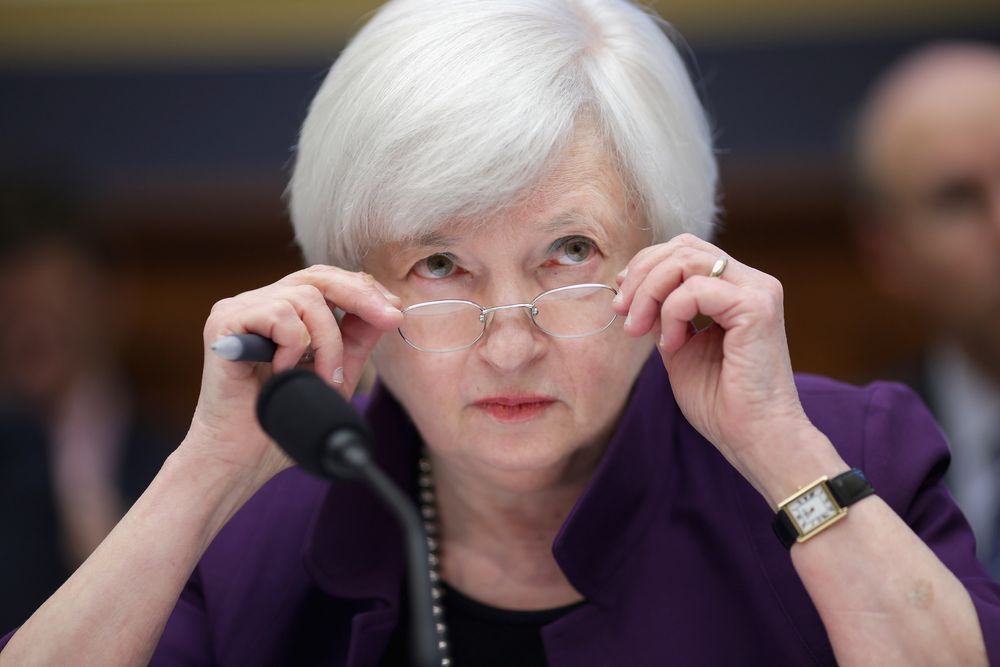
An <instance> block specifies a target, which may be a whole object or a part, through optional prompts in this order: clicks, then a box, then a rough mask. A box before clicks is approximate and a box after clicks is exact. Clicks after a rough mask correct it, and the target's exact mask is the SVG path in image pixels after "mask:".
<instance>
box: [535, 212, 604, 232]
mask: <svg viewBox="0 0 1000 667" xmlns="http://www.w3.org/2000/svg"><path fill="white" fill-rule="evenodd" d="M567 227H582V228H584V230H588V231H591V232H593V233H594V234H597V235H599V236H602V237H603V236H604V229H603V227H602V226H601V225H599V224H598V223H597V222H595V221H594V220H593V219H591V218H590V216H587V215H582V214H580V213H577V212H569V213H563V214H561V215H558V216H556V217H555V218H553V219H552V220H550V221H548V222H546V223H545V224H544V225H542V226H541V230H542V231H543V232H545V233H547V234H551V233H555V232H560V231H562V230H564V229H566V228H567Z"/></svg>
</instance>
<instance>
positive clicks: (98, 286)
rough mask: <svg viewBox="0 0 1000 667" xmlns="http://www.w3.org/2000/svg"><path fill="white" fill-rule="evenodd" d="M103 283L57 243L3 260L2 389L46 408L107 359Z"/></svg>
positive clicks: (38, 244) (84, 260)
mask: <svg viewBox="0 0 1000 667" xmlns="http://www.w3.org/2000/svg"><path fill="white" fill-rule="evenodd" d="M104 282H105V281H104V280H103V278H102V276H101V274H100V272H99V270H98V269H97V267H96V266H94V264H93V261H92V260H90V259H89V258H88V257H86V256H85V254H84V253H82V252H81V251H79V250H77V249H75V248H73V247H72V246H71V245H69V244H68V243H66V242H62V241H59V240H54V239H52V240H48V239H46V240H38V241H35V242H32V243H31V244H30V245H27V246H25V247H23V248H20V249H17V250H15V251H13V253H12V254H9V255H5V256H4V258H3V259H2V260H0V313H2V317H0V388H2V391H3V392H4V393H13V394H14V395H15V396H17V397H18V398H20V399H21V400H26V401H28V402H31V403H42V404H47V403H50V402H52V401H54V400H57V399H58V397H59V394H60V393H61V392H62V391H64V390H65V389H66V388H67V386H68V385H69V384H70V383H71V382H72V381H73V380H74V378H76V377H77V376H78V374H79V373H80V372H82V371H84V370H86V369H88V368H90V367H92V366H93V365H94V364H95V362H96V361H97V360H98V359H101V358H102V354H103V351H104V350H105V349H106V341H105V334H106V333H107V332H108V331H109V330H111V329H112V328H113V325H112V324H111V323H108V322H107V316H108V312H107V308H106V307H105V306H106V304H105V296H104V293H105V286H104Z"/></svg>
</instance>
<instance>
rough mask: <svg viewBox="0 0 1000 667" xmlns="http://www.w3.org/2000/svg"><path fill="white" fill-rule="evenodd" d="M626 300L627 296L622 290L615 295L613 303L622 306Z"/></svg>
mask: <svg viewBox="0 0 1000 667" xmlns="http://www.w3.org/2000/svg"><path fill="white" fill-rule="evenodd" d="M624 300H625V296H624V295H623V294H622V293H621V292H618V294H616V295H615V298H614V299H612V300H611V303H612V304H614V305H616V306H620V305H622V301H624Z"/></svg>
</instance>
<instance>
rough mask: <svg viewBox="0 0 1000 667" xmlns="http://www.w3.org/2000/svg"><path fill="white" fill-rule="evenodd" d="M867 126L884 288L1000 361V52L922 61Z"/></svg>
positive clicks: (886, 95) (889, 92) (890, 90)
mask: <svg viewBox="0 0 1000 667" xmlns="http://www.w3.org/2000/svg"><path fill="white" fill-rule="evenodd" d="M868 120H869V124H868V126H867V132H866V133H865V141H866V145H865V148H866V158H867V163H868V170H869V173H870V176H871V178H872V180H873V181H874V186H875V188H876V190H877V191H878V196H879V199H880V209H879V215H878V216H877V217H878V220H877V222H876V224H873V225H870V226H869V227H866V229H865V231H864V234H865V235H868V234H869V233H870V234H871V237H870V238H869V239H867V242H869V243H872V244H873V245H875V246H876V250H877V253H876V261H875V264H876V266H875V270H876V273H877V278H878V281H879V283H880V284H881V286H882V287H883V289H884V291H886V292H887V293H889V294H890V295H892V296H894V297H896V298H898V299H899V300H901V301H904V302H906V303H908V305H910V306H912V307H913V308H914V309H916V310H917V311H918V312H922V313H924V314H925V315H926V316H928V317H929V318H930V319H931V320H932V323H933V325H934V326H935V327H937V328H938V329H939V330H941V331H943V332H944V333H946V334H947V335H949V336H952V337H955V338H957V339H958V340H959V341H960V342H962V343H963V344H964V345H965V346H966V347H967V348H970V351H972V352H974V353H975V354H976V355H977V356H983V355H988V356H990V357H992V359H994V360H996V361H997V362H998V363H1000V52H998V53H995V54H988V53H987V54H983V53H976V52H972V53H963V52H961V51H959V52H950V53H941V54H939V55H938V56H937V57H934V56H929V57H925V60H924V61H923V62H920V63H918V64H916V65H914V66H913V68H911V70H910V71H908V72H905V73H903V74H902V75H901V76H900V77H899V79H898V80H897V81H895V82H893V84H890V85H889V86H887V89H886V90H885V92H883V94H882V96H881V97H880V98H878V99H877V101H876V103H875V105H874V106H873V108H872V111H871V115H870V118H869V119H868Z"/></svg>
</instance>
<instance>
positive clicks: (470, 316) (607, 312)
mask: <svg viewBox="0 0 1000 667" xmlns="http://www.w3.org/2000/svg"><path fill="white" fill-rule="evenodd" d="M617 294H618V290H616V289H615V288H614V287H609V286H608V285H600V284H597V283H586V284H582V285H567V286H566V287H557V288H555V289H551V290H548V291H547V292H542V293H541V294H539V295H538V296H536V297H535V298H534V299H532V301H531V303H512V304H509V305H506V306H494V307H492V308H483V307H482V306H480V305H479V304H478V303H474V302H472V301H465V300H462V299H445V300H442V301H425V302H423V303H415V304H413V305H412V306H407V307H406V308H404V309H403V324H402V326H400V327H399V335H400V336H402V337H403V340H405V341H406V342H407V343H408V344H409V345H410V346H411V347H414V348H416V349H418V350H420V351H422V352H456V351H458V350H464V349H466V348H469V347H472V346H473V345H475V344H476V343H477V342H479V339H480V338H482V337H483V334H484V333H486V327H487V326H488V325H489V323H490V321H491V320H492V319H493V318H492V315H493V313H495V312H497V311H499V310H510V309H512V308H525V309H526V310H527V311H528V314H529V315H530V316H531V321H532V322H534V324H535V326H536V327H538V328H539V329H541V330H542V331H543V332H545V333H547V334H548V335H550V336H553V337H555V338H583V337H584V336H593V335H594V334H598V333H601V332H602V331H604V330H605V329H607V328H608V327H610V326H611V323H612V322H614V321H615V317H616V315H615V312H614V311H613V310H612V309H611V301H612V300H613V299H614V298H615V295H617Z"/></svg>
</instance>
